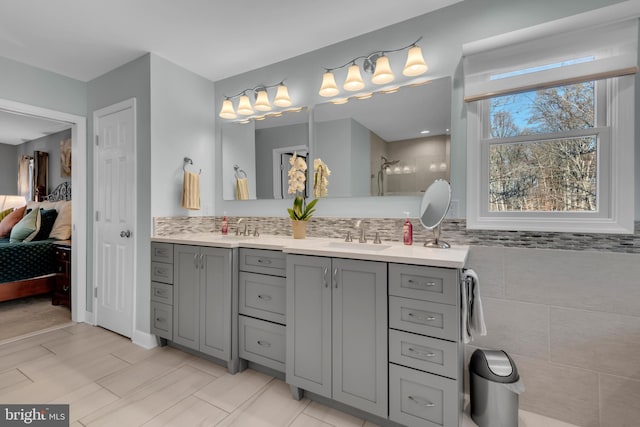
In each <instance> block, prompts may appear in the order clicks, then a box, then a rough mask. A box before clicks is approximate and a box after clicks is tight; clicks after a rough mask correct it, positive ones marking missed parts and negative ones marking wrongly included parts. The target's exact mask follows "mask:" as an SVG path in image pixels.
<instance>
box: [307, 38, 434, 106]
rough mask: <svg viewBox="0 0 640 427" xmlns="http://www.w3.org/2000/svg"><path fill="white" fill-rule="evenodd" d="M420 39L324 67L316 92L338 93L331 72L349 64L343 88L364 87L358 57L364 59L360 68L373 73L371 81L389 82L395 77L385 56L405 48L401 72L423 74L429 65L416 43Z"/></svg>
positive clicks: (351, 89) (352, 89)
mask: <svg viewBox="0 0 640 427" xmlns="http://www.w3.org/2000/svg"><path fill="white" fill-rule="evenodd" d="M420 40H422V37H420V38H419V39H418V40H416V41H415V42H413V43H411V44H410V45H408V46H404V47H401V48H399V49H392V50H379V51H376V52H373V53H370V54H368V55H365V56H358V57H356V58H353V59H351V60H350V61H349V62H347V63H346V64H343V65H341V66H339V67H334V68H326V67H325V72H324V74H323V75H322V85H321V86H320V91H319V92H318V93H319V94H320V95H321V96H324V97H332V96H336V95H338V94H339V93H340V89H338V85H337V84H336V78H335V75H334V74H333V72H334V71H336V70H339V69H342V68H344V67H346V66H349V69H348V70H347V77H346V79H345V81H344V83H343V85H342V87H343V89H344V90H346V91H349V92H355V91H358V90H362V89H364V87H365V86H366V84H365V82H364V80H363V79H362V74H361V73H360V67H358V65H357V64H356V61H358V60H360V59H363V60H364V61H363V63H362V69H363V70H364V71H365V72H367V73H369V74H373V76H372V77H371V82H372V83H374V84H377V85H383V84H387V83H390V82H392V81H393V80H394V79H395V75H394V74H393V70H392V69H391V64H390V63H389V57H388V56H387V54H389V53H393V52H400V51H403V50H407V49H408V50H409V51H408V53H407V61H406V63H405V66H404V69H403V70H402V74H403V75H405V76H408V77H414V76H419V75H421V74H424V73H425V72H426V71H427V70H428V69H429V67H428V66H427V64H426V62H425V61H424V57H423V56H422V49H421V48H420V46H418V44H417V43H418V42H419V41H420Z"/></svg>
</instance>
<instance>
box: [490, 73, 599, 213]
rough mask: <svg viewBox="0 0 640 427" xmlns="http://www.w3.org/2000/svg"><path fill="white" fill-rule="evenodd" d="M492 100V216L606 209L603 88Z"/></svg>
mask: <svg viewBox="0 0 640 427" xmlns="http://www.w3.org/2000/svg"><path fill="white" fill-rule="evenodd" d="M600 92H604V91H600ZM601 98H602V99H601V100H600V102H598V105H599V104H601V103H604V102H603V101H605V99H604V97H603V96H601ZM484 102H485V103H486V104H487V105H486V106H485V108H488V114H487V115H486V117H487V118H488V121H489V123H486V124H484V125H483V127H485V128H486V129H487V131H488V135H487V137H486V138H483V139H482V140H481V142H480V143H481V145H483V146H484V147H482V148H481V151H486V154H485V155H486V158H487V159H488V165H487V173H488V200H487V202H488V211H489V212H597V211H598V210H599V209H598V202H599V199H598V157H599V156H598V155H599V152H600V151H601V149H600V147H601V146H603V145H606V146H607V148H608V139H609V138H608V137H604V136H605V135H608V128H607V127H597V123H596V119H597V118H599V117H600V116H604V114H598V115H596V108H595V106H596V82H593V81H590V82H584V83H578V84H573V85H567V86H560V87H555V88H549V89H542V90H537V91H528V92H523V93H519V94H513V95H503V96H499V97H495V98H491V99H488V100H486V101H484ZM603 124H605V123H603ZM607 148H605V149H607Z"/></svg>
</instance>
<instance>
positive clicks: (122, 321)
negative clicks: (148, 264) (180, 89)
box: [94, 99, 136, 337]
mask: <svg viewBox="0 0 640 427" xmlns="http://www.w3.org/2000/svg"><path fill="white" fill-rule="evenodd" d="M94 129H95V131H96V138H97V140H96V145H95V156H94V158H95V167H96V174H95V176H96V180H95V182H94V207H95V211H96V212H95V228H94V229H95V232H94V233H95V234H94V240H95V256H94V259H95V265H94V272H95V280H94V284H95V287H96V288H97V289H96V291H95V294H94V295H95V299H94V311H95V315H96V324H97V325H99V326H102V327H104V328H106V329H109V330H112V331H114V332H117V333H119V334H121V335H124V336H126V337H131V336H132V332H133V308H134V303H135V300H134V298H135V292H134V287H135V256H136V252H135V241H136V230H135V200H136V198H135V197H136V195H135V189H136V183H135V145H136V141H135V135H136V127H135V99H132V100H128V101H124V102H122V103H119V104H116V105H113V106H111V107H107V108H104V109H102V110H99V111H96V112H95V113H94Z"/></svg>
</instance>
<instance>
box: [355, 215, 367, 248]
mask: <svg viewBox="0 0 640 427" xmlns="http://www.w3.org/2000/svg"><path fill="white" fill-rule="evenodd" d="M356 228H358V229H360V239H358V242H360V243H367V236H366V235H365V231H366V229H367V223H366V222H364V221H363V220H361V219H359V220H358V222H356Z"/></svg>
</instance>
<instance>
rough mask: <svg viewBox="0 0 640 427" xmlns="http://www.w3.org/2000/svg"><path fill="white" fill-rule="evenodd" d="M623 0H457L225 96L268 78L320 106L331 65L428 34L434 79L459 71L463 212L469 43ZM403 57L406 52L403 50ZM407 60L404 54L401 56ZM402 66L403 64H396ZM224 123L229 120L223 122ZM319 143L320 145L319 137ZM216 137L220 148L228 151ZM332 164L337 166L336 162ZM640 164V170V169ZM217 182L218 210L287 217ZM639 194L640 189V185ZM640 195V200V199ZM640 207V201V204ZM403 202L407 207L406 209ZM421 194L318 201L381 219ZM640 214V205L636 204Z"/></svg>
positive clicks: (274, 68)
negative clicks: (232, 197)
mask: <svg viewBox="0 0 640 427" xmlns="http://www.w3.org/2000/svg"><path fill="white" fill-rule="evenodd" d="M614 3H618V1H615V0H585V1H580V2H577V1H565V2H558V1H553V0H541V1H537V2H529V1H525V0H516V1H514V0H474V1H465V2H461V3H457V4H455V5H453V6H450V7H447V8H445V9H442V10H439V11H436V12H434V13H430V14H427V15H423V16H421V17H417V18H414V19H412V20H409V21H406V22H404V23H400V24H397V25H393V26H390V27H387V28H384V29H381V30H378V31H375V32H372V33H370V34H367V35H365V36H361V37H357V38H354V39H351V40H349V41H347V42H342V43H339V44H336V45H333V46H329V47H327V48H324V49H320V50H317V51H314V52H310V53H308V54H304V55H300V56H297V57H295V58H291V59H289V60H286V61H282V62H279V63H276V64H273V65H270V66H268V67H263V68H260V69H257V70H253V71H249V72H247V73H243V74H240V75H237V76H233V77H230V78H228V79H224V80H221V81H218V82H216V92H217V93H237V92H238V91H240V90H242V89H245V88H247V87H253V86H255V85H256V84H258V83H259V82H263V81H279V80H281V79H283V78H285V77H286V78H287V84H288V85H289V93H290V94H291V97H292V100H293V102H294V105H301V106H304V105H314V104H318V103H323V102H325V101H326V100H325V99H324V98H322V97H320V96H319V95H318V86H319V84H320V81H321V72H322V68H321V67H323V66H332V65H333V64H336V63H341V62H342V61H347V60H349V59H351V58H353V57H355V56H358V55H362V54H365V53H368V52H370V51H372V50H376V49H380V48H393V47H396V46H403V45H406V44H407V43H410V42H412V41H413V40H415V39H416V38H417V37H418V36H420V35H422V36H424V39H423V41H422V43H421V44H422V48H423V52H424V55H425V59H426V61H427V62H428V63H429V67H430V69H429V72H428V74H427V75H428V76H430V77H432V78H437V77H443V76H453V79H454V80H453V86H454V91H453V99H452V114H451V116H452V127H451V167H452V169H451V184H452V192H453V198H454V199H455V200H458V202H459V208H460V212H462V213H463V212H464V211H465V206H466V201H465V198H466V189H465V186H466V173H465V170H466V120H465V111H464V102H463V100H462V99H463V93H462V66H461V56H462V45H463V44H464V43H466V42H470V41H474V40H478V39H482V38H485V37H489V36H492V35H496V34H502V33H505V32H508V31H512V30H516V29H520V28H524V27H528V26H531V25H535V24H539V23H543V22H546V21H550V20H553V19H558V18H561V17H565V16H568V15H573V14H576V13H580V12H584V11H587V10H591V9H595V8H598V7H602V6H606V5H610V4H614ZM400 56H402V55H400ZM400 61H402V59H400ZM392 66H393V67H394V69H400V68H401V66H402V64H395V65H394V64H392ZM221 105H222V97H218V98H216V107H215V111H216V113H217V112H218V111H220V108H221ZM217 120H218V122H221V121H222V119H217ZM312 144H313V142H312ZM220 145H221V144H220V141H219V140H217V141H216V150H219V149H220ZM329 167H330V168H331V164H329ZM636 169H638V168H636ZM220 185H221V184H219V183H216V213H218V214H220V213H221V212H222V211H227V212H228V213H233V214H234V215H240V216H241V215H251V214H253V213H255V212H261V214H263V215H280V214H283V213H284V212H286V208H287V207H288V204H289V203H288V202H287V201H250V202H243V203H231V202H224V201H223V200H222V198H221V192H220V191H219V189H220V188H221V187H219V186H220ZM636 194H640V185H638V186H637V189H636ZM636 199H640V196H637V197H636ZM636 203H637V204H636V206H640V204H638V202H636ZM398 206H402V207H401V208H400V209H399V208H398ZM418 207H419V198H418V197H394V198H393V199H389V198H353V199H345V198H338V199H326V200H322V202H321V203H318V205H317V214H318V215H322V216H359V215H362V214H363V213H364V212H372V213H373V215H375V216H377V217H401V216H402V213H401V212H402V211H405V210H407V211H411V212H417V211H418ZM636 217H637V218H640V208H639V209H636Z"/></svg>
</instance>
